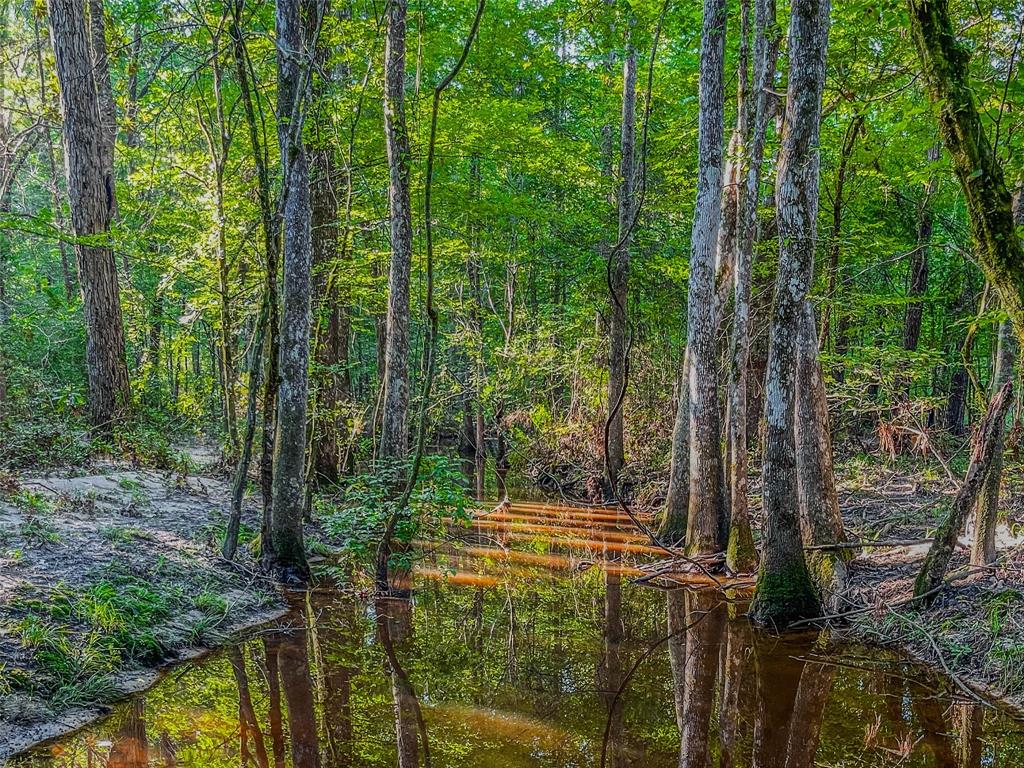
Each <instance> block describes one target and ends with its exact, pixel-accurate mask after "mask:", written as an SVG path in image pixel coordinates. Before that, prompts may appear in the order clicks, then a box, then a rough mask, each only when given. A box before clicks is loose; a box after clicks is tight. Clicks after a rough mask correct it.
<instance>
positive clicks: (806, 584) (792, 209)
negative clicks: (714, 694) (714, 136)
mask: <svg viewBox="0 0 1024 768" xmlns="http://www.w3.org/2000/svg"><path fill="white" fill-rule="evenodd" d="M828 31H829V0H795V1H794V3H793V5H792V18H791V20H790V28H789V51H790V74H789V91H788V94H787V99H786V118H785V127H784V129H783V139H782V148H781V150H780V152H779V172H778V179H777V182H776V185H777V186H776V195H777V198H778V211H779V213H778V218H779V273H778V278H777V280H776V284H775V301H774V307H773V310H772V327H771V335H770V340H769V351H768V375H767V380H766V385H765V421H766V432H765V457H764V469H763V481H762V484H763V488H764V490H763V495H764V512H765V531H764V551H763V553H762V557H761V568H760V570H759V572H758V576H757V592H756V593H755V595H754V602H753V604H752V606H751V614H752V616H753V617H754V618H755V619H756V620H758V621H760V622H765V623H773V624H776V625H779V626H784V625H785V624H788V623H789V622H791V621H793V620H796V619H801V618H807V617H811V616H816V615H817V613H818V599H817V595H816V594H815V590H814V586H813V585H812V583H811V579H810V575H809V574H808V571H807V563H806V560H805V559H804V553H803V546H802V543H801V540H800V528H799V508H800V504H799V496H800V494H799V488H798V484H797V470H798V464H797V456H796V434H795V417H796V407H795V406H796V373H797V358H798V350H799V344H798V339H799V335H800V324H801V322H803V318H804V302H805V300H806V298H807V290H808V287H809V285H810V282H811V279H812V278H813V276H814V248H815V244H816V241H817V221H816V217H817V212H818V171H819V156H818V138H819V133H820V127H821V94H822V89H823V86H824V82H825V59H826V55H827V51H828ZM812 334H813V331H812Z"/></svg>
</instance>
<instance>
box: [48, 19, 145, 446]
mask: <svg viewBox="0 0 1024 768" xmlns="http://www.w3.org/2000/svg"><path fill="white" fill-rule="evenodd" d="M49 9H50V34H51V37H52V39H53V50H54V57H55V60H56V69H57V80H58V82H59V83H60V102H61V114H62V116H63V118H64V161H65V171H66V174H67V184H68V196H69V198H70V202H71V227H72V229H73V231H74V234H75V236H76V238H83V239H86V238H87V239H88V243H87V242H84V241H79V242H78V243H76V245H75V254H76V257H77V260H78V274H79V281H80V283H81V289H82V303H83V307H84V310H85V328H86V363H87V366H88V373H89V376H88V378H89V415H90V421H91V424H92V426H93V428H94V429H95V430H97V431H98V432H100V433H109V432H110V430H111V429H112V427H113V424H114V422H115V420H116V419H117V418H118V417H119V416H120V415H122V414H123V413H124V412H125V411H126V410H127V408H128V407H129V405H130V398H129V391H128V368H127V365H126V364H125V357H124V324H123V321H122V318H121V295H120V287H119V286H118V282H117V268H116V266H115V264H114V251H113V249H112V248H111V247H110V246H109V245H107V244H105V243H103V242H102V241H103V240H104V239H105V236H106V235H107V234H108V233H109V232H110V221H111V217H112V216H113V213H114V177H113V175H112V173H111V171H110V168H111V163H110V162H109V160H108V159H107V157H106V155H105V152H106V150H105V146H106V145H105V143H104V142H105V141H106V140H105V139H104V133H103V130H104V129H103V123H102V122H101V114H100V108H99V105H98V104H97V99H96V83H95V80H94V79H93V59H92V54H91V52H90V49H89V38H88V35H87V32H86V25H85V8H84V6H83V0H49ZM97 236H99V237H97Z"/></svg>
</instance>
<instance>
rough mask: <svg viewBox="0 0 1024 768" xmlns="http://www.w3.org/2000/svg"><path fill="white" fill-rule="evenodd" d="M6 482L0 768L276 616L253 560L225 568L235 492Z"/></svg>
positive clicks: (89, 476) (159, 482)
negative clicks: (223, 550) (164, 670)
mask: <svg viewBox="0 0 1024 768" xmlns="http://www.w3.org/2000/svg"><path fill="white" fill-rule="evenodd" d="M199 457H200V458H202V457H201V455H199ZM193 466H195V462H193ZM0 481H2V488H0V660H2V661H0V762H3V761H4V760H5V759H6V757H8V756H10V755H11V754H13V753H15V752H17V751H18V750H20V749H23V748H24V747H26V746H28V745H29V744H31V743H33V742H35V741H39V740H40V739H44V738H48V737H51V736H54V735H56V734H58V733H61V732H64V731H66V730H69V729H71V728H74V727H77V726H79V725H81V724H82V723H84V722H86V721H87V720H89V719H90V718H92V717H94V716H96V715H97V714H100V713H101V712H102V711H103V705H104V704H105V703H106V702H109V701H112V700H113V699H115V698H117V697H118V696H121V695H123V694H124V693H127V692H131V691H136V690H140V689H142V688H145V687H146V686H148V685H149V684H150V683H152V681H153V679H154V677H155V675H156V672H155V670H156V669H157V668H159V667H160V666H162V665H166V664H167V663H169V662H173V661H176V660H179V659H182V658H187V657H189V656H191V655H195V654H196V653H197V652H200V651H201V649H203V648H207V647H211V646H213V645H217V644H219V643H221V642H223V641H224V640H225V639H226V638H228V637H230V636H232V635H234V634H235V633H237V632H238V631H240V630H241V629H243V628H245V627H248V626H252V625H254V624H257V623H262V622H265V621H268V620H270V619H272V618H274V617H275V616H276V615H279V614H280V613H281V612H282V610H283V601H282V600H281V598H280V596H279V595H278V594H277V593H276V592H275V591H274V590H273V589H272V587H270V586H269V585H267V584H266V583H265V582H264V581H263V580H262V579H260V578H259V577H258V576H256V571H255V568H254V567H253V566H254V563H253V562H252V559H251V556H250V555H249V553H248V551H245V552H243V553H242V555H241V557H240V562H239V564H238V566H237V567H232V566H229V565H227V564H225V563H223V562H222V561H220V559H219V557H218V549H217V547H218V546H219V540H220V537H221V535H222V532H223V529H224V521H225V518H226V510H227V507H228V490H229V489H228V485H227V484H226V482H225V481H223V480H221V479H218V478H216V477H214V476H212V474H210V473H209V472H208V471H204V470H203V469H202V468H201V467H200V468H198V469H197V470H196V471H190V472H188V473H184V474H183V473H181V472H173V473H167V472H158V471H152V470H143V469H133V468H130V467H128V466H124V465H121V464H118V463H115V462H107V463H94V464H92V465H90V466H89V467H88V468H87V469H86V470H85V471H75V472H71V471H63V472H51V473H46V474H36V475H32V474H23V475H17V476H13V475H6V476H3V477H2V478H0ZM255 515H256V511H255V509H250V510H248V512H247V516H246V519H247V521H249V522H250V523H251V524H252V525H254V521H255V520H256V517H255ZM243 549H245V548H244V547H243Z"/></svg>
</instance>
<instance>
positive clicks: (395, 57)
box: [380, 0, 412, 459]
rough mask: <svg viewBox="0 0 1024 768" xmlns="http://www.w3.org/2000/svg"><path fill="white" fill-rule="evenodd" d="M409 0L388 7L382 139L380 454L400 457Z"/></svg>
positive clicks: (405, 368)
mask: <svg viewBox="0 0 1024 768" xmlns="http://www.w3.org/2000/svg"><path fill="white" fill-rule="evenodd" d="M407 6H408V0H392V2H391V3H389V5H388V8H387V22H386V23H387V38H386V43H385V47H384V138H385V141H386V144H387V156H388V203H389V210H390V215H391V218H390V226H391V267H390V271H389V273H388V314H387V328H386V332H385V342H384V343H385V350H384V404H383V408H384V412H383V422H382V426H381V436H380V455H381V456H382V457H383V458H385V459H401V458H404V457H405V456H406V454H407V453H408V451H409V431H408V427H407V425H406V420H407V415H408V410H409V275H410V272H411V270H412V209H411V203H410V199H409V172H410V171H409V166H410V150H409V134H408V130H407V128H406V123H405V31H406V11H407Z"/></svg>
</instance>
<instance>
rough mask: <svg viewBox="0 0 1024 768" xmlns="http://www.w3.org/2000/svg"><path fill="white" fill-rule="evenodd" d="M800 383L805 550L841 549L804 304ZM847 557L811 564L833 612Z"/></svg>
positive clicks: (819, 380) (810, 313) (810, 320)
mask: <svg viewBox="0 0 1024 768" xmlns="http://www.w3.org/2000/svg"><path fill="white" fill-rule="evenodd" d="M796 381H797V384H796V422H795V430H796V471H797V494H798V496H799V499H800V531H801V536H802V539H803V543H804V546H821V545H824V544H838V543H840V542H842V541H844V540H845V539H846V536H845V533H844V532H843V516H842V515H841V514H840V512H839V497H838V496H837V495H836V482H835V473H834V470H833V466H832V434H831V428H830V425H829V417H828V401H827V400H826V399H825V381H824V378H823V377H822V373H821V363H820V362H819V360H818V339H817V337H816V335H815V323H814V309H813V307H812V306H811V302H810V300H806V301H804V308H803V317H802V320H801V323H800V331H799V336H798V338H797V375H796ZM849 552H850V551H849V550H815V551H814V552H813V553H812V554H811V555H809V556H808V558H807V560H808V566H809V567H810V569H811V576H812V578H813V579H814V582H815V584H816V586H817V587H818V596H819V598H820V600H821V602H822V604H823V605H824V606H825V608H826V610H828V611H829V612H836V611H838V610H840V609H841V608H842V606H841V604H840V603H841V598H842V594H843V590H844V588H845V585H846V563H847V560H848V559H849Z"/></svg>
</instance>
